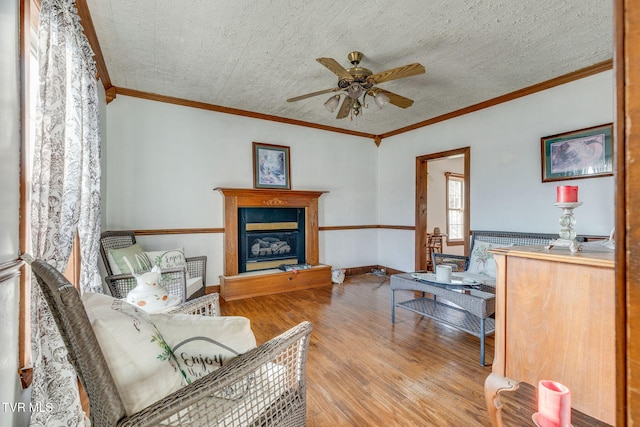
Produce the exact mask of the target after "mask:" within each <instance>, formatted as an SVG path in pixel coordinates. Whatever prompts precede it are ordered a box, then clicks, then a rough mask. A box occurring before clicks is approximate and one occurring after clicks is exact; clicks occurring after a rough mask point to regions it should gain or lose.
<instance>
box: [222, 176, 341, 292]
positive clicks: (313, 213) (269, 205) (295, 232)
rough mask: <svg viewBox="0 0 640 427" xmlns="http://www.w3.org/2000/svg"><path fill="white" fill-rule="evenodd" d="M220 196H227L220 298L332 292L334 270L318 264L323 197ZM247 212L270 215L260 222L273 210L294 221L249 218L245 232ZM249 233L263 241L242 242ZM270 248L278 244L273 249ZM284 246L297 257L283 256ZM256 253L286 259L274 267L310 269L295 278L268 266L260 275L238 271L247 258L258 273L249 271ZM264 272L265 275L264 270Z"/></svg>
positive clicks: (296, 193) (259, 192)
mask: <svg viewBox="0 0 640 427" xmlns="http://www.w3.org/2000/svg"><path fill="white" fill-rule="evenodd" d="M216 190H217V191H219V192H221V193H222V195H223V196H224V255H225V257H224V275H222V276H220V296H221V297H222V298H223V299H224V300H225V301H232V300H236V299H240V298H249V297H254V296H260V295H271V294H277V293H279V292H289V291H296V290H301V289H309V288H314V287H319V286H331V266H330V265H324V264H320V262H319V258H320V244H319V238H318V198H319V197H320V196H321V195H322V194H323V193H325V191H313V190H311V191H305V190H278V189H250V188H216ZM243 208H261V209H263V208H266V210H258V211H256V212H257V215H258V216H260V213H264V212H268V211H269V210H270V209H276V210H277V211H282V212H285V213H286V212H288V213H287V214H286V215H291V216H289V217H287V216H285V218H280V219H274V220H269V221H266V220H263V219H255V218H253V219H252V218H250V221H249V224H251V225H248V226H247V225H246V224H245V225H244V226H241V225H240V222H242V219H241V216H242V212H244V211H243ZM290 208H292V210H291V211H289V210H288V209H290ZM291 212H294V213H295V215H293V214H291ZM251 215H253V214H251ZM294 217H295V218H294ZM294 221H295V222H297V226H294V225H293V224H287V223H293V222H294ZM266 224H269V225H266ZM247 228H249V229H251V230H249V231H250V233H254V234H256V235H259V237H257V238H259V239H262V240H263V241H262V242H261V241H256V239H257V238H254V237H255V236H254V237H251V234H250V237H248V238H247V237H244V238H240V234H241V232H242V229H247ZM274 234H275V235H274ZM293 236H295V242H292V240H291V238H292V237H293ZM273 239H277V240H273ZM303 239H304V240H303ZM243 242H244V243H243ZM272 243H276V244H275V245H274V246H271V244H272ZM256 244H257V246H256ZM286 245H288V246H289V247H290V248H291V250H290V251H289V254H291V253H296V255H295V256H294V255H291V256H290V257H289V255H285V253H284V252H286V251H288V249H287V248H286ZM240 246H243V248H241V247H240ZM267 246H269V248H268V249H271V253H270V254H269V253H268V252H269V250H266V249H267ZM294 247H295V249H294ZM252 248H253V251H252ZM261 249H264V250H261ZM274 249H275V252H281V253H277V254H275V255H274V254H273V252H274ZM254 252H256V254H257V255H255V256H257V257H261V256H278V257H279V256H282V257H283V258H282V259H271V260H270V261H269V262H272V263H274V265H275V266H279V265H280V264H302V263H306V264H309V265H310V266H311V268H309V269H303V270H298V271H297V272H296V273H291V272H287V271H281V270H278V269H274V268H273V267H271V268H267V267H266V265H267V264H262V265H260V264H258V265H259V268H260V270H256V271H253V270H250V269H247V271H244V272H242V273H241V272H240V268H239V267H240V264H241V261H240V258H241V257H242V253H244V254H246V256H247V258H249V261H251V262H249V263H247V264H249V268H254V267H255V266H254V265H251V264H253V261H255V260H254V259H251V257H253V256H254ZM249 254H251V255H249ZM294 259H295V261H294ZM288 260H290V262H289V261H288ZM263 266H264V267H265V269H262V267H263Z"/></svg>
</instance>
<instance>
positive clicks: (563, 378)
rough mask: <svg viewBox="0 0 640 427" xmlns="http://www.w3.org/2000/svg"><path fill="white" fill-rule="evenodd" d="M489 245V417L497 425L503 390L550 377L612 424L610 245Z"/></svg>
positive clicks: (576, 403)
mask: <svg viewBox="0 0 640 427" xmlns="http://www.w3.org/2000/svg"><path fill="white" fill-rule="evenodd" d="M492 252H493V253H494V258H495V261H496V265H497V273H498V274H497V278H496V333H495V356H494V357H495V358H494V361H493V366H492V373H491V375H489V377H488V378H487V380H486V382H485V397H486V400H487V406H488V409H489V414H490V416H491V421H492V424H493V425H494V426H500V425H502V420H501V413H500V410H501V405H502V404H501V402H500V397H499V393H500V392H501V391H509V390H515V389H517V387H518V382H519V381H522V382H526V383H528V384H531V385H534V386H536V387H537V385H538V382H539V381H540V380H543V379H548V380H554V381H558V382H560V383H562V384H564V385H566V386H567V387H569V389H570V390H571V402H572V407H573V408H574V409H577V410H578V411H580V412H582V413H584V414H587V415H589V416H591V417H594V418H597V419H598V420H600V421H603V422H606V423H608V424H611V425H615V404H616V388H615V376H616V371H615V369H616V368H615V366H616V365H615V363H616V359H615V284H614V259H613V253H612V252H604V251H599V250H597V249H592V248H591V247H589V248H585V249H584V250H583V251H582V252H577V253H571V252H569V250H568V249H566V248H553V249H551V250H547V249H546V248H545V247H543V246H526V247H524V246H523V247H512V248H500V249H495V250H493V251H492ZM514 410H516V409H515V408H514Z"/></svg>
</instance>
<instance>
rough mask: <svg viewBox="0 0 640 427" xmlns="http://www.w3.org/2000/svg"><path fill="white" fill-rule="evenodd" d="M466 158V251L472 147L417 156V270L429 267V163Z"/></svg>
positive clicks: (467, 245) (465, 251) (467, 243)
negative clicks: (460, 157)
mask: <svg viewBox="0 0 640 427" xmlns="http://www.w3.org/2000/svg"><path fill="white" fill-rule="evenodd" d="M461 154H462V155H463V158H464V206H465V210H464V227H465V233H464V253H465V254H467V253H468V251H469V230H470V228H469V227H470V224H469V220H470V218H471V215H470V212H471V203H470V200H471V197H470V194H471V176H470V172H471V147H463V148H456V149H453V150H447V151H441V152H439V153H432V154H426V155H423V156H418V157H416V205H415V209H416V212H415V215H416V219H415V224H416V231H415V233H416V234H415V256H416V258H415V270H416V271H422V270H426V268H427V204H428V200H427V199H428V198H427V190H428V187H429V184H428V178H429V172H428V163H429V161H431V160H438V159H443V158H447V157H451V156H456V155H461Z"/></svg>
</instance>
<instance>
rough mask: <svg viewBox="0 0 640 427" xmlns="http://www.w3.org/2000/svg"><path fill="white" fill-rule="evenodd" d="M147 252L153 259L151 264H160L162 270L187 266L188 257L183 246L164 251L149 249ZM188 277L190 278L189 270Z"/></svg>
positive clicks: (150, 258)
mask: <svg viewBox="0 0 640 427" xmlns="http://www.w3.org/2000/svg"><path fill="white" fill-rule="evenodd" d="M145 253H146V255H147V257H148V258H149V260H150V261H151V264H153V265H157V266H159V267H160V269H161V270H167V269H170V268H184V269H186V268H187V259H186V258H185V256H184V250H183V249H182V248H180V249H167V250H164V251H148V252H145ZM187 278H189V271H188V270H187Z"/></svg>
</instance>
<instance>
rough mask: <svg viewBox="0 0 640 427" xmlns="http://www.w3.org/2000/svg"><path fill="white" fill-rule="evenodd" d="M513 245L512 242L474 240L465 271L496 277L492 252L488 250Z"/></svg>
mask: <svg viewBox="0 0 640 427" xmlns="http://www.w3.org/2000/svg"><path fill="white" fill-rule="evenodd" d="M509 246H513V244H508V245H499V244H497V243H489V242H483V241H482V240H476V241H474V243H473V251H472V252H471V257H470V258H469V268H467V272H469V273H477V274H483V275H485V276H489V277H492V278H494V279H495V277H496V262H495V260H494V259H493V254H492V253H490V252H489V250H490V249H493V248H505V247H509Z"/></svg>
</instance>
